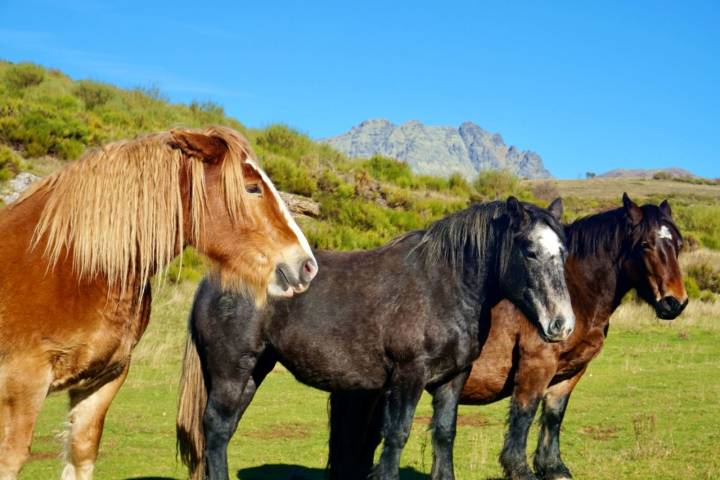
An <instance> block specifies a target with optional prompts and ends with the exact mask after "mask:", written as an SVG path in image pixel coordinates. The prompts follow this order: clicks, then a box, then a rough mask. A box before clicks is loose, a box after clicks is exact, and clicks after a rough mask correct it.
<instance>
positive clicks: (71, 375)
mask: <svg viewBox="0 0 720 480" xmlns="http://www.w3.org/2000/svg"><path fill="white" fill-rule="evenodd" d="M0 232H2V234H1V235H0V479H11V478H16V477H17V475H18V472H19V471H20V469H21V467H22V465H23V463H24V462H25V461H26V460H27V458H28V456H29V453H30V445H31V439H32V433H33V429H34V425H35V420H36V417H37V415H38V411H39V410H40V408H41V406H42V403H43V400H44V399H45V397H46V396H47V395H48V394H49V393H50V392H55V391H59V390H68V391H69V396H70V413H69V430H68V431H67V432H66V433H67V435H66V464H65V466H64V469H63V472H62V478H63V479H89V478H91V477H92V475H93V468H94V464H95V460H96V457H97V453H98V446H99V442H100V437H101V434H102V428H103V423H104V419H105V414H106V412H107V409H108V407H109V406H110V402H111V401H112V399H113V397H114V396H115V394H116V393H117V391H118V389H119V388H120V386H121V385H122V384H123V382H124V380H125V378H126V376H127V373H128V366H129V364H130V357H131V353H132V350H133V347H134V346H135V345H136V344H137V342H138V340H139V339H140V337H141V335H142V334H143V332H144V330H145V327H146V326H147V323H148V320H149V316H150V300H151V296H150V277H151V276H153V275H154V274H156V273H158V272H161V271H162V270H163V268H164V267H166V266H167V264H168V263H169V262H170V261H171V260H172V259H173V258H174V257H175V256H177V255H179V254H180V253H181V251H182V250H183V248H184V247H185V246H186V245H192V246H194V247H196V248H197V249H198V250H199V251H200V252H202V253H203V254H205V255H206V256H207V257H208V258H209V259H210V260H211V261H212V263H213V265H214V267H213V275H214V276H215V277H217V281H218V282H220V283H222V284H223V285H224V286H225V288H228V289H230V290H233V291H238V292H243V293H244V294H247V295H250V296H251V297H252V298H253V299H254V301H255V302H257V303H258V304H262V303H263V302H264V301H265V298H266V296H267V294H270V295H285V296H290V295H292V294H294V293H296V292H300V291H302V290H304V289H306V288H307V285H308V283H309V282H310V281H311V280H312V277H313V276H314V274H315V272H316V271H317V264H316V261H315V259H314V256H313V254H312V252H311V250H310V247H309V246H308V243H307V240H306V239H305V237H304V236H303V234H302V232H301V231H300V230H299V228H298V227H297V225H296V224H295V223H294V221H293V220H292V218H291V217H290V214H289V212H288V210H287V207H286V206H285V205H284V203H283V202H282V200H280V198H279V196H278V194H277V191H276V190H275V187H274V186H273V184H272V182H271V181H270V180H269V179H268V177H267V175H265V173H264V172H263V171H262V170H261V169H260V168H259V167H258V165H257V164H256V163H255V161H254V159H253V154H252V152H251V149H250V146H249V145H248V143H247V141H246V140H245V139H244V138H243V137H242V136H241V135H240V134H239V133H237V132H235V131H234V130H231V129H229V128H225V127H210V128H207V129H204V130H182V129H176V130H171V131H166V132H162V133H157V134H153V135H149V136H147V137H144V138H140V139H137V140H134V141H122V142H117V143H112V144H109V145H106V146H105V147H103V148H100V149H97V150H92V151H89V152H88V153H86V154H85V155H84V156H83V157H81V158H80V159H79V160H78V161H76V162H73V163H71V164H70V165H68V166H66V167H65V168H63V169H61V170H59V171H58V172H56V173H54V174H52V175H50V176H48V177H46V178H45V179H43V180H41V181H40V182H39V183H37V184H36V185H35V186H34V187H32V188H31V190H29V191H28V192H27V193H25V195H24V196H23V197H21V198H20V199H19V200H17V201H16V202H15V203H12V204H10V205H9V206H8V207H6V208H4V209H3V210H0ZM159 274H160V275H161V273H159Z"/></svg>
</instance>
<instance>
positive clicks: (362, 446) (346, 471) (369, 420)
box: [328, 391, 383, 480]
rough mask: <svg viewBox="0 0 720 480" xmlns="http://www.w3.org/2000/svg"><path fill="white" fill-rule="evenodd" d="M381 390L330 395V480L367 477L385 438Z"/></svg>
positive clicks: (353, 479)
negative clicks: (376, 450) (383, 434)
mask: <svg viewBox="0 0 720 480" xmlns="http://www.w3.org/2000/svg"><path fill="white" fill-rule="evenodd" d="M380 398H382V394H381V393H380V392H364V391H352V392H333V393H332V394H331V395H330V442H329V450H330V451H329V460H328V466H329V468H330V471H329V478H330V480H364V479H366V478H367V477H368V475H370V472H371V471H372V466H373V460H374V458H375V449H376V448H377V446H378V445H379V444H380V441H381V440H382V436H381V429H382V416H383V408H382V405H378V404H379V403H381V402H380V401H379V399H380Z"/></svg>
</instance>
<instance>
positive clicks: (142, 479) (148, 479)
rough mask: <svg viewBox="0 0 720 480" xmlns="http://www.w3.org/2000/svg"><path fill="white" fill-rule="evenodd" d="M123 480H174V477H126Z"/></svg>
mask: <svg viewBox="0 0 720 480" xmlns="http://www.w3.org/2000/svg"><path fill="white" fill-rule="evenodd" d="M125 480H176V479H175V477H128V478H126V479H125Z"/></svg>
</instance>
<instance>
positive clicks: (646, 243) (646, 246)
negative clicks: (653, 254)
mask: <svg viewBox="0 0 720 480" xmlns="http://www.w3.org/2000/svg"><path fill="white" fill-rule="evenodd" d="M640 246H641V247H642V248H643V249H645V250H650V249H651V248H652V247H651V246H650V242H640Z"/></svg>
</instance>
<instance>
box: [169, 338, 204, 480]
mask: <svg viewBox="0 0 720 480" xmlns="http://www.w3.org/2000/svg"><path fill="white" fill-rule="evenodd" d="M191 330H192V329H191ZM206 405H207V388H206V387H205V379H204V377H203V372H202V367H201V366H200V356H199V355H198V350H197V345H196V344H195V339H194V336H193V333H192V332H189V333H188V337H187V341H186V343H185V357H184V358H183V369H182V377H181V378H180V400H179V401H178V415H177V424H176V430H175V432H176V438H177V450H178V453H179V454H180V459H181V460H182V462H183V463H184V464H185V466H187V467H188V471H189V474H190V475H189V478H190V480H201V479H202V478H203V477H204V476H205V475H204V474H205V453H204V452H205V434H204V433H203V414H204V412H205V406H206Z"/></svg>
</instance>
